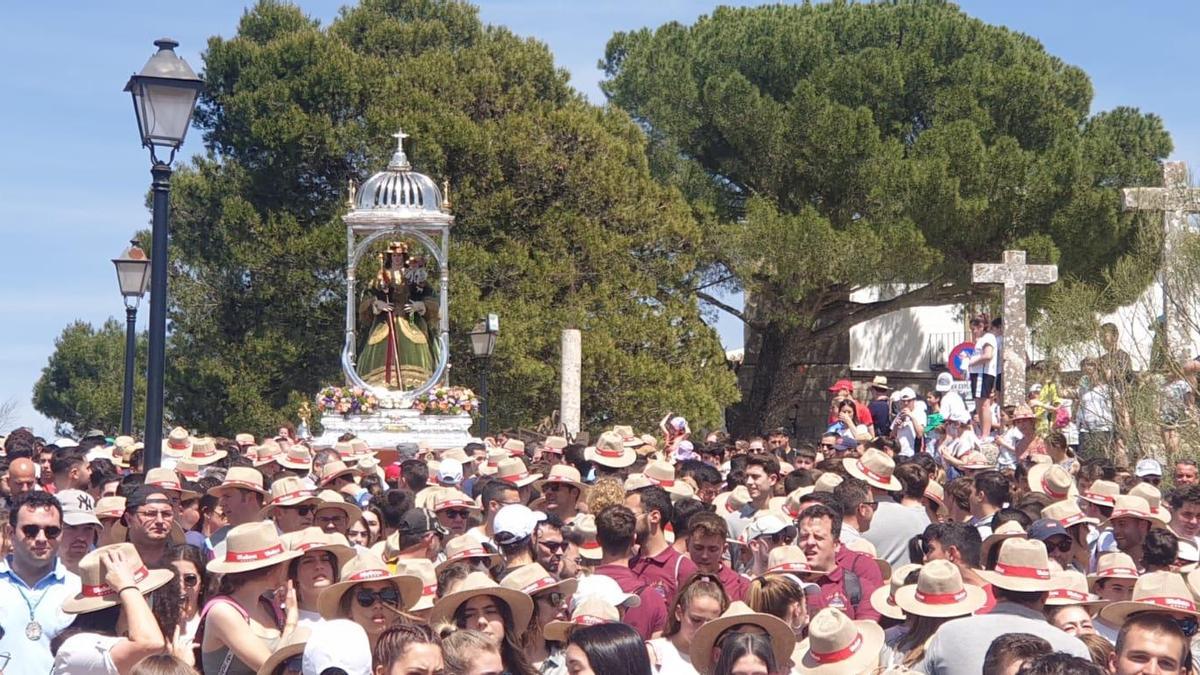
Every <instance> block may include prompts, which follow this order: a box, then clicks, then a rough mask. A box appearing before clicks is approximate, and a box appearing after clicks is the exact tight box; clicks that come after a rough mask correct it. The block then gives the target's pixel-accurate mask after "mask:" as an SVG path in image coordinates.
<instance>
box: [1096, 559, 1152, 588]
mask: <svg viewBox="0 0 1200 675" xmlns="http://www.w3.org/2000/svg"><path fill="white" fill-rule="evenodd" d="M1140 576H1141V575H1140V574H1138V570H1137V564H1136V563H1134V562H1133V558H1131V557H1129V554H1127V553H1121V552H1120V551H1113V552H1111V553H1104V554H1101V555H1100V558H1099V559H1098V560H1097V561H1096V571H1095V572H1093V573H1092V574H1089V575H1088V577H1087V580H1088V587H1089V588H1091V589H1092V590H1095V589H1096V582H1097V581H1103V580H1104V579H1133V580H1135V581H1136V580H1137V579H1138V577H1140Z"/></svg>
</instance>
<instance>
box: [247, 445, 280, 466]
mask: <svg viewBox="0 0 1200 675" xmlns="http://www.w3.org/2000/svg"><path fill="white" fill-rule="evenodd" d="M285 454H286V453H285V452H284V450H283V448H282V447H280V446H279V444H278V443H276V442H275V441H267V442H265V443H263V444H262V445H260V446H258V449H257V450H256V451H255V453H254V466H266V465H268V464H270V463H271V462H276V463H278V462H279V460H281V459H283V456H284V455H285Z"/></svg>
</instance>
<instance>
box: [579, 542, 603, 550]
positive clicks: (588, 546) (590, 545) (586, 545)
mask: <svg viewBox="0 0 1200 675" xmlns="http://www.w3.org/2000/svg"><path fill="white" fill-rule="evenodd" d="M579 548H582V549H586V550H588V551H591V550H593V549H597V548H600V542H599V541H597V540H595V539H593V540H591V541H585V542H583V546H580V547H579Z"/></svg>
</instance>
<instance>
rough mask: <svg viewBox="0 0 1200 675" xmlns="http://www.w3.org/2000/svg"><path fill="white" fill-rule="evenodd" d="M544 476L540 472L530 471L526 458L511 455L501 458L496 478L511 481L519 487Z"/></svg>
mask: <svg viewBox="0 0 1200 675" xmlns="http://www.w3.org/2000/svg"><path fill="white" fill-rule="evenodd" d="M541 477H542V474H540V473H529V469H528V468H526V466H525V462H524V460H522V459H521V458H520V457H510V458H508V459H502V460H500V463H499V464H498V465H497V466H496V478H499V479H500V480H502V481H505V482H508V483H511V484H513V485H515V486H517V487H525V486H526V485H533V484H534V483H536V482H537V481H538V479H539V478H541Z"/></svg>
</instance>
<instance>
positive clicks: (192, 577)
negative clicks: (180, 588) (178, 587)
mask: <svg viewBox="0 0 1200 675" xmlns="http://www.w3.org/2000/svg"><path fill="white" fill-rule="evenodd" d="M182 578H183V585H184V586H186V587H187V588H195V587H196V586H197V585H199V583H200V575H198V574H185V575H183V577H182Z"/></svg>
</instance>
